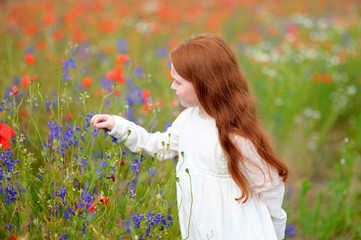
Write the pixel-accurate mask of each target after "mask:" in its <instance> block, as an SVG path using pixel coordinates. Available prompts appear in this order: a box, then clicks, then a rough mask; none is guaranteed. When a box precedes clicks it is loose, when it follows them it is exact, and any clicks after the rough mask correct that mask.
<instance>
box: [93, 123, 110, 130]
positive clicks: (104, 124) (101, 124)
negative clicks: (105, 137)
mask: <svg viewBox="0 0 361 240" xmlns="http://www.w3.org/2000/svg"><path fill="white" fill-rule="evenodd" d="M95 127H96V129H98V130H99V129H101V128H106V129H109V127H110V126H109V123H108V122H101V123H98V124H95Z"/></svg>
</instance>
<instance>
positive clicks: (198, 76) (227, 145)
mask: <svg viewBox="0 0 361 240" xmlns="http://www.w3.org/2000/svg"><path fill="white" fill-rule="evenodd" d="M171 60H172V63H173V66H174V68H175V69H176V71H177V73H178V74H179V75H181V76H182V77H183V78H184V79H186V80H188V81H190V82H192V84H193V86H194V88H195V92H196V94H197V97H198V100H199V102H200V104H201V105H202V108H203V109H204V110H205V111H206V112H207V113H208V114H209V115H210V116H211V117H213V118H214V119H215V122H216V126H217V128H218V137H219V141H220V144H221V146H222V149H223V151H224V152H225V154H226V156H227V160H228V161H227V163H228V171H229V173H230V175H231V176H232V178H233V180H234V181H235V182H236V184H237V185H238V187H239V188H240V189H241V190H242V195H241V197H240V198H236V200H237V201H239V200H241V199H244V200H243V202H246V201H247V199H248V198H249V195H250V192H251V190H250V189H249V183H248V181H247V178H246V176H245V175H244V174H243V173H242V172H241V170H240V168H239V166H240V165H239V163H242V164H243V165H244V161H245V158H244V157H243V154H242V152H241V151H240V150H239V149H238V148H237V146H236V145H235V142H234V139H233V138H232V136H236V135H238V136H242V137H244V138H247V139H249V140H251V141H252V143H253V144H254V146H255V147H256V149H257V152H258V154H259V155H260V156H261V157H262V158H263V159H264V161H265V162H266V163H267V164H268V165H269V166H273V167H274V168H275V169H277V171H278V174H279V176H281V177H282V179H283V181H286V180H287V176H288V168H287V166H286V165H285V164H284V163H283V162H282V161H281V160H280V159H279V158H278V157H277V155H276V154H275V152H274V151H273V149H272V147H271V145H270V143H269V141H268V138H267V135H266V133H265V131H264V130H263V128H262V127H261V124H260V121H259V119H258V116H257V112H256V104H255V101H254V99H253V97H252V95H251V94H250V93H249V90H248V85H247V81H246V79H245V77H244V75H243V73H242V71H241V69H240V67H239V65H238V62H237V59H236V56H235V55H234V53H233V52H232V50H231V49H230V47H229V46H228V45H227V43H226V42H225V41H224V40H223V39H222V38H220V37H218V36H216V35H211V34H208V35H199V36H196V37H193V38H190V39H188V40H186V41H185V42H183V43H182V44H180V45H179V46H178V47H177V48H176V49H174V50H173V51H172V53H171Z"/></svg>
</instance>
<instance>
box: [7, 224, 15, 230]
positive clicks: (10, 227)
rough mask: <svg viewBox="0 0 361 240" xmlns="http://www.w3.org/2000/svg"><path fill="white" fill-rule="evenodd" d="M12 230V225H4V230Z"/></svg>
mask: <svg viewBox="0 0 361 240" xmlns="http://www.w3.org/2000/svg"><path fill="white" fill-rule="evenodd" d="M13 228H14V226H13V225H12V224H6V225H5V229H6V230H8V231H11V230H12V229H13Z"/></svg>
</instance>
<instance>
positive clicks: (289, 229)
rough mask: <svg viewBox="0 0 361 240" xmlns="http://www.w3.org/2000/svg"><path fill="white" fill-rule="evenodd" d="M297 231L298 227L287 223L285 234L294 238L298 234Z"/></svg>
mask: <svg viewBox="0 0 361 240" xmlns="http://www.w3.org/2000/svg"><path fill="white" fill-rule="evenodd" d="M297 232H298V231H297V228H296V227H295V225H293V224H291V225H287V226H286V230H285V236H286V237H290V238H294V237H295V236H296V234H297Z"/></svg>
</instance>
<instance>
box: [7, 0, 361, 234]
mask: <svg viewBox="0 0 361 240" xmlns="http://www.w3.org/2000/svg"><path fill="white" fill-rule="evenodd" d="M0 9H1V12H2V14H0V22H1V25H0V96H1V103H0V121H1V123H0V156H1V158H0V239H181V238H180V230H179V226H178V216H177V204H176V197H175V194H176V193H175V186H176V184H178V182H177V181H176V177H175V164H176V162H177V161H178V159H177V158H175V159H171V160H167V161H164V162H159V161H154V159H153V158H151V157H146V156H144V155H142V152H141V151H139V152H137V153H131V152H130V151H128V150H127V149H126V148H125V147H124V145H123V144H122V143H116V142H115V141H114V140H113V139H112V138H111V137H110V136H109V135H108V133H107V132H104V131H97V130H95V129H94V128H93V127H92V126H91V125H90V119H91V117H92V116H93V115H94V114H96V113H109V114H116V115H122V116H124V117H126V118H128V119H130V120H132V121H134V122H136V123H138V124H141V125H142V126H144V127H145V128H146V129H147V130H149V131H151V132H154V131H164V130H165V129H166V128H167V127H168V126H170V124H171V123H172V121H173V120H174V119H175V117H176V116H177V115H178V114H179V113H180V111H181V110H182V108H181V106H180V105H179V102H178V100H177V99H176V96H175V95H174V93H173V92H172V91H171V89H170V84H171V80H170V74H169V70H170V61H169V53H170V51H171V50H172V49H173V48H174V47H176V46H177V44H179V43H180V42H182V40H184V39H186V38H188V37H190V36H192V35H193V34H198V33H206V32H211V33H216V34H218V35H220V36H222V37H223V38H224V39H225V40H226V41H227V42H228V43H229V44H230V45H231V47H232V48H233V50H234V52H235V53H236V55H237V57H238V59H239V63H240V66H241V68H242V70H243V71H244V73H245V75H246V77H247V80H248V82H249V85H250V88H251V91H252V92H253V93H254V95H255V96H256V99H257V104H258V112H259V115H260V117H261V119H262V122H263V125H264V127H265V129H266V131H267V133H268V135H269V136H270V141H271V143H272V145H273V146H274V148H275V149H276V151H277V152H278V153H279V155H280V157H281V158H282V159H283V160H284V161H285V162H286V163H287V165H288V166H289V167H290V170H291V176H290V179H289V181H288V182H287V189H286V190H287V191H286V196H285V199H284V204H283V206H284V208H285V210H286V212H287V213H288V222H287V228H286V239H311V240H312V239H361V187H360V181H361V157H360V153H361V124H360V123H361V56H360V53H361V28H360V25H361V4H360V2H359V1H357V0H343V1H327V0H318V1H310V0H307V1H291V0H275V1H266V0H247V1H246V0H224V1H221V0H192V1H191V0H183V1H167V0H149V1H141V0H104V1H101V0H92V1H90V0H73V1H68V0H64V1H50V0H28V1H10V0H4V1H0ZM240 239H241V238H240Z"/></svg>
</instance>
